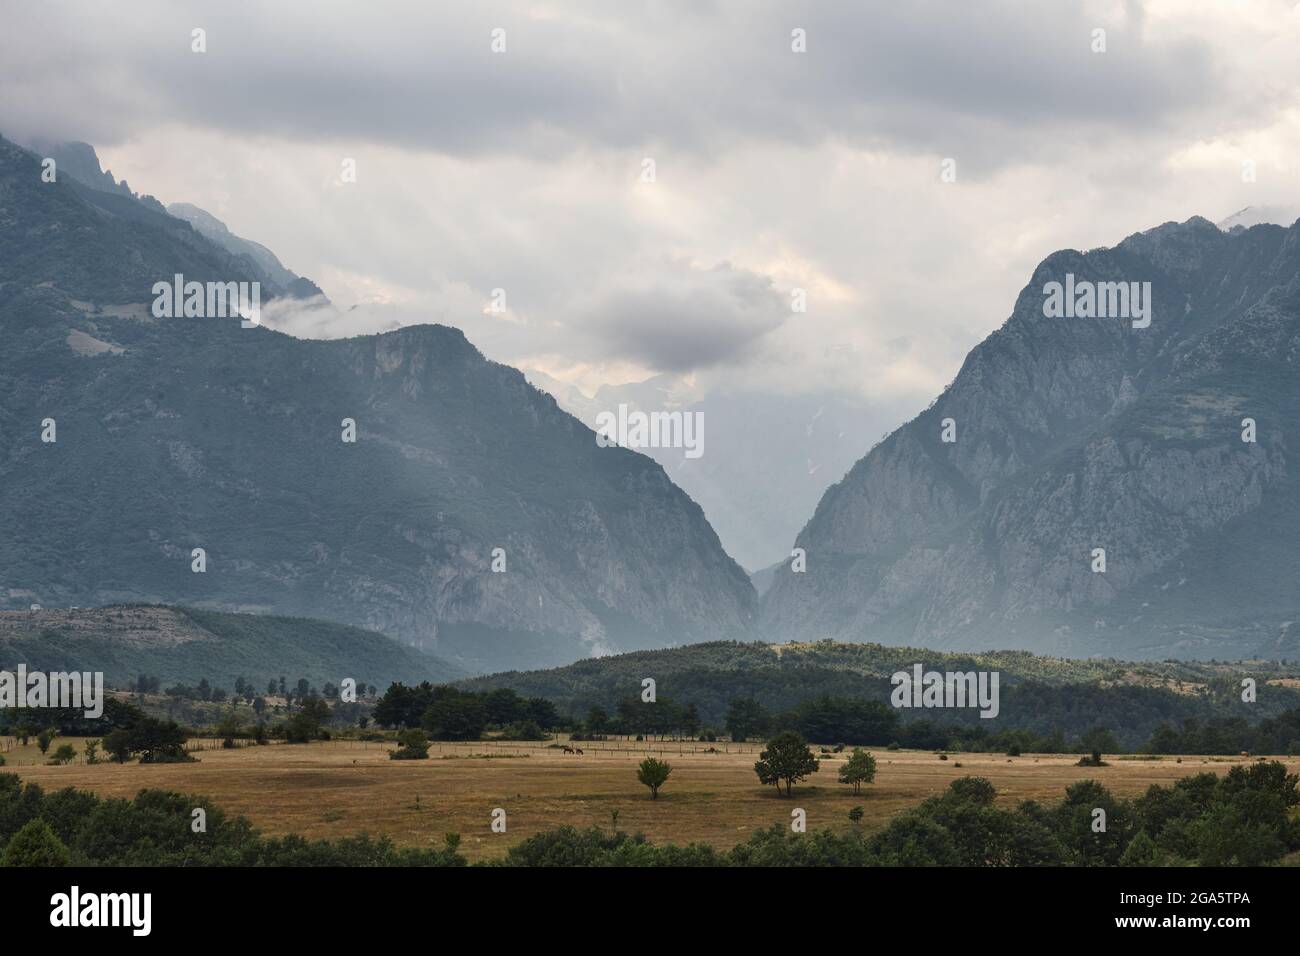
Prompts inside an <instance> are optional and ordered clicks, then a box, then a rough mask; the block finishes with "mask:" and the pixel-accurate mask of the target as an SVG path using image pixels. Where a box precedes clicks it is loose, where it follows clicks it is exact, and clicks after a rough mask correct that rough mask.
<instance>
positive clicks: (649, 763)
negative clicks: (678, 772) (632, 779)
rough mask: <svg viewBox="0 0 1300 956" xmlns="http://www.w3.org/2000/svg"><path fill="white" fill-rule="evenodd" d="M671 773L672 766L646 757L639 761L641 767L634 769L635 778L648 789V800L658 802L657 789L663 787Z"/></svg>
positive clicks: (663, 761)
mask: <svg viewBox="0 0 1300 956" xmlns="http://www.w3.org/2000/svg"><path fill="white" fill-rule="evenodd" d="M672 772H673V767H672V764H670V763H668V762H667V761H665V760H656V759H655V758H654V757H646V758H645V760H642V761H641V766H639V767H637V768H636V778H637V779H638V780H640V781H641V782H642V783H643V784H645V785H646V786H647V787H649V788H650V799H651V800H658V799H659V788H660V787H662V786H663V785H664V782H665V781H666V780H667V779H668V775H669V774H670V773H672Z"/></svg>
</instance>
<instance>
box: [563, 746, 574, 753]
mask: <svg viewBox="0 0 1300 956" xmlns="http://www.w3.org/2000/svg"><path fill="white" fill-rule="evenodd" d="M564 752H565V753H566V754H571V753H573V748H572V747H565V748H564Z"/></svg>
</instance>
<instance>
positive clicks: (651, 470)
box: [0, 140, 756, 671]
mask: <svg viewBox="0 0 1300 956" xmlns="http://www.w3.org/2000/svg"><path fill="white" fill-rule="evenodd" d="M40 172H41V167H40V160H39V157H37V156H36V155H34V154H32V153H30V152H28V151H25V150H22V149H19V148H17V147H15V146H13V145H12V144H10V143H8V142H5V141H3V140H0V331H2V332H3V335H4V341H5V348H4V350H3V351H0V524H2V525H3V527H4V529H5V530H4V534H3V535H0V608H10V609H18V608H26V607H28V606H29V604H31V603H38V604H43V605H45V606H46V607H67V606H71V605H79V606H81V607H87V606H91V605H97V604H108V603H127V602H129V603H168V604H184V605H189V606H198V607H202V608H208V609H220V610H241V611H257V612H262V613H276V614H285V615H292V616H302V617H308V616H309V617H319V618H327V619H329V620H333V621H338V622H342V623H346V624H353V625H357V626H360V627H365V628H370V629H373V630H378V631H380V632H382V633H384V634H387V635H389V636H392V637H398V638H401V639H403V640H405V641H407V642H409V643H412V644H415V645H417V646H419V647H422V648H423V649H425V650H426V651H428V652H430V653H434V654H437V655H438V656H440V657H444V658H447V659H449V660H451V661H453V662H454V663H456V664H457V665H458V666H461V667H463V668H465V669H466V670H469V671H476V670H489V669H494V668H500V667H519V666H532V667H537V666H547V665H549V664H556V663H564V662H568V661H571V660H574V659H576V658H580V657H584V656H587V655H590V654H594V653H601V652H607V651H611V650H618V649H630V648H637V647H662V646H667V645H672V644H676V643H685V642H690V641H698V640H707V639H712V638H717V637H730V636H735V635H737V634H742V633H745V632H746V629H747V628H748V627H749V625H750V623H751V621H752V618H753V616H754V613H755V609H756V595H755V593H754V590H753V588H752V586H751V585H750V583H749V580H748V578H747V577H746V575H745V573H744V572H743V571H742V570H741V568H740V567H739V566H737V565H736V564H735V562H733V561H732V560H731V559H730V558H729V557H728V556H727V555H726V554H725V552H724V551H723V549H722V547H721V545H720V544H719V542H718V538H717V536H716V535H715V534H714V532H713V529H712V528H711V527H710V526H709V524H708V521H707V520H706V519H705V517H704V514H703V513H702V512H701V510H700V508H699V507H698V506H697V505H696V504H695V503H694V502H692V501H691V500H690V499H689V498H688V497H687V496H686V495H685V494H684V493H683V492H682V491H681V490H680V489H679V488H677V487H676V486H675V485H674V484H673V483H672V482H671V481H670V480H669V478H668V476H667V475H665V473H664V470H663V469H662V468H661V467H660V466H659V465H658V464H656V463H655V462H653V461H651V460H650V459H648V458H646V457H644V456H642V455H638V454H636V453H634V452H631V451H626V450H623V449H619V448H600V447H598V446H597V443H596V441H595V436H594V434H593V433H592V432H591V431H590V430H589V429H588V428H586V427H585V426H584V425H582V424H581V423H580V422H578V421H577V420H576V419H574V418H573V417H572V416H570V415H569V414H567V413H566V412H564V411H562V410H561V409H560V408H559V407H558V406H557V405H556V403H555V401H554V400H553V399H552V398H550V397H549V396H547V395H544V394H542V393H541V392H539V391H537V390H536V389H534V388H533V387H532V386H530V385H528V383H527V382H526V381H525V380H524V377H523V376H522V375H521V374H520V373H519V372H517V371H516V370H514V369H511V368H508V367H506V366H502V365H498V364H496V363H493V362H489V361H487V360H486V359H485V358H484V357H483V355H482V354H481V353H480V352H479V351H478V350H477V349H476V348H475V347H474V346H473V345H471V344H470V343H469V342H468V341H467V340H466V339H465V336H464V335H463V334H462V333H461V332H460V331H458V330H456V329H451V328H447V327H443V326H432V325H423V326H412V327H408V328H403V329H400V330H398V331H395V332H392V333H388V334H385V335H373V336H359V337H356V338H352V339H346V340H337V341H303V340H298V339H294V338H291V337H289V336H286V335H283V334H280V333H276V332H272V331H270V330H268V329H266V328H247V329H246V328H241V327H240V322H239V320H238V319H229V318H186V319H166V318H155V317H154V315H153V314H152V311H151V300H152V295H153V293H152V288H153V285H154V283H155V282H158V281H160V280H162V281H170V280H171V278H172V276H173V275H174V274H176V273H182V274H183V275H184V277H185V279H186V280H187V281H189V280H192V281H198V282H219V283H226V282H237V281H252V280H260V281H263V282H264V283H265V285H264V291H263V296H264V297H276V296H287V295H289V294H290V290H289V289H288V288H286V287H285V286H284V285H282V284H281V283H279V282H277V281H276V280H275V279H274V278H272V277H271V276H270V275H269V274H267V273H266V271H265V270H264V269H263V268H262V267H260V266H259V265H258V264H257V263H256V261H255V260H254V259H253V257H252V256H251V255H247V254H234V253H232V252H231V251H230V249H229V248H227V247H226V246H224V245H220V244H217V243H215V242H213V241H212V240H211V239H209V238H208V237H207V236H205V235H204V234H203V233H202V232H201V231H199V230H196V229H195V228H193V227H192V226H191V225H190V224H189V223H187V222H183V221H181V220H179V219H176V218H174V217H172V216H170V215H168V214H166V213H165V212H162V211H159V210H157V209H154V208H153V207H152V206H151V205H148V204H145V203H142V202H141V201H139V200H137V199H135V198H133V197H132V196H129V195H125V194H121V193H114V192H109V191H104V190H100V189H95V188H91V187H88V186H86V185H84V184H82V183H79V182H78V181H77V180H76V179H75V178H74V177H71V176H68V177H60V178H59V180H58V181H57V182H55V183H45V182H42V181H41V176H40ZM47 419H52V420H54V422H55V423H56V425H57V441H55V442H46V441H42V434H43V432H44V431H45V430H46V426H45V425H44V424H43V423H44V422H45V421H46V420H47ZM344 419H352V420H353V421H354V422H355V425H356V441H355V443H348V442H344V441H343V440H342V436H343V420H344ZM195 548H202V549H204V551H205V553H206V570H205V571H203V572H202V573H195V572H194V571H193V570H192V568H193V562H194V560H195V559H194V558H193V551H194V549H195ZM496 549H500V551H499V552H498V551H497V550H496ZM494 565H496V567H497V568H498V569H499V570H497V571H494V570H493V566H494ZM500 569H504V570H500Z"/></svg>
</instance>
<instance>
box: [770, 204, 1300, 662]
mask: <svg viewBox="0 0 1300 956" xmlns="http://www.w3.org/2000/svg"><path fill="white" fill-rule="evenodd" d="M1067 273H1068V274H1072V275H1073V276H1074V281H1075V282H1076V283H1082V282H1085V281H1087V282H1093V283H1102V282H1119V281H1123V282H1150V283H1151V300H1152V302H1153V303H1154V309H1153V313H1152V317H1151V323H1150V325H1149V326H1148V327H1145V328H1142V327H1134V322H1133V321H1130V319H1128V318H1123V317H1106V318H1064V317H1061V318H1049V317H1047V316H1045V315H1044V307H1043V306H1044V298H1045V296H1044V292H1043V290H1044V287H1045V285H1046V284H1047V283H1049V282H1052V281H1056V282H1061V283H1062V284H1064V283H1065V282H1066V281H1067V280H1066V275H1067ZM1298 277H1300V229H1297V228H1296V227H1292V228H1291V229H1290V230H1285V229H1282V228H1281V227H1277V226H1257V227H1255V228H1252V229H1249V230H1245V231H1238V232H1236V233H1234V234H1232V235H1226V234H1224V233H1223V232H1221V231H1220V230H1218V229H1217V228H1215V227H1214V226H1213V225H1211V224H1210V223H1208V222H1206V221H1205V220H1202V219H1199V218H1198V219H1192V220H1189V221H1188V222H1186V223H1183V224H1181V225H1180V224H1173V223H1170V224H1166V225H1164V226H1161V227H1159V228H1157V229H1153V230H1150V231H1149V232H1145V233H1141V234H1139V235H1135V236H1132V237H1130V238H1129V239H1127V240H1125V241H1124V242H1122V243H1121V244H1120V245H1119V246H1117V247H1115V248H1114V249H1102V250H1095V251H1091V252H1088V253H1086V254H1083V253H1079V252H1075V251H1064V252H1059V253H1056V254H1054V255H1052V256H1050V257H1049V258H1048V259H1046V260H1045V261H1044V262H1043V263H1042V264H1041V265H1040V266H1039V267H1038V269H1037V270H1036V271H1035V274H1034V276H1033V278H1032V279H1031V281H1030V283H1029V285H1028V286H1027V287H1026V288H1025V290H1024V291H1023V292H1022V293H1021V295H1020V296H1019V298H1018V300H1017V303H1016V306H1015V309H1014V311H1013V313H1012V315H1011V318H1010V319H1009V320H1008V321H1007V323H1006V324H1005V325H1004V326H1003V327H1002V328H1001V329H1000V330H998V331H997V332H995V333H994V334H993V335H991V336H990V337H989V338H988V339H987V340H985V341H984V342H983V343H981V344H980V345H979V346H978V347H977V348H976V349H975V350H973V351H972V352H971V354H970V356H968V358H967V360H966V362H965V364H964V365H963V367H962V369H961V372H960V373H959V374H958V376H957V378H956V379H955V380H954V381H953V383H952V385H950V386H949V388H948V389H947V390H945V392H944V393H943V394H942V395H941V396H940V397H939V398H938V399H937V400H936V402H935V403H934V404H933V405H932V406H931V407H930V408H929V409H927V410H926V411H925V412H923V413H922V414H921V415H919V416H917V418H916V419H914V420H913V421H911V422H909V423H908V424H907V425H904V426H903V427H902V428H900V429H898V430H897V431H896V432H894V433H893V434H892V435H890V436H889V437H888V438H887V439H885V441H883V442H882V443H881V444H880V445H878V446H877V447H876V448H874V449H872V450H871V452H870V453H869V454H868V455H867V456H866V457H865V458H863V459H862V460H861V461H859V462H858V464H857V465H856V466H854V468H853V469H852V471H851V472H850V473H849V475H848V476H847V477H846V478H845V479H844V480H843V481H842V482H840V483H839V484H838V485H836V486H835V487H833V488H831V489H830V490H829V491H828V492H827V494H826V495H825V497H824V498H823V499H822V501H821V503H820V504H819V506H818V508H817V511H816V513H815V515H814V516H813V518H812V520H811V521H810V522H809V523H808V525H807V526H806V527H805V528H804V530H803V532H802V533H801V534H800V535H799V538H798V540H797V542H796V546H797V547H801V548H804V549H805V550H806V552H807V567H808V570H807V572H806V573H803V574H796V573H793V572H792V571H791V569H790V568H789V567H788V566H787V567H783V568H782V569H781V570H780V571H779V572H778V574H777V575H776V580H775V582H774V584H773V587H772V589H771V590H770V591H769V592H768V594H767V595H766V596H765V599H764V611H763V625H764V629H765V631H766V632H768V633H769V634H771V635H774V636H775V635H781V636H788V637H802V638H813V637H823V636H824V637H834V638H840V639H850V640H875V641H884V642H887V643H889V642H897V643H907V644H921V645H924V646H931V647H951V648H977V647H989V646H998V647H1004V646H1014V647H1024V648H1029V649H1033V650H1039V651H1050V652H1054V653H1069V654H1075V655H1079V654H1089V653H1108V654H1110V653H1114V654H1119V655H1126V656H1129V655H1131V656H1165V655H1171V654H1172V655H1184V656H1211V655H1214V654H1220V655H1222V654H1227V653H1229V652H1235V653H1237V654H1243V653H1249V652H1250V651H1252V650H1254V649H1255V648H1256V647H1258V646H1260V644H1261V643H1263V642H1264V641H1265V640H1266V639H1268V638H1269V637H1271V636H1273V635H1275V634H1276V633H1277V632H1278V626H1279V624H1280V622H1281V621H1284V620H1287V619H1289V618H1290V617H1292V616H1294V613H1295V611H1296V609H1297V607H1298V606H1300V590H1298V589H1297V587H1296V586H1295V585H1294V581H1295V580H1296V578H1295V574H1294V572H1295V571H1296V570H1297V563H1300V562H1298V561H1297V555H1296V549H1295V548H1294V547H1292V543H1293V542H1294V540H1295V532H1297V531H1300V517H1298V516H1300V487H1297V485H1296V481H1295V474H1294V473H1295V468H1294V467H1293V466H1292V465H1290V462H1289V458H1290V454H1291V452H1290V449H1292V448H1294V447H1296V443H1297V441H1300V434H1297V424H1298V423H1300V419H1298V418H1297V413H1300V400H1298V397H1300V392H1297V387H1296V386H1297V385H1298V384H1300V376H1298V375H1297V359H1298V355H1300V299H1298V296H1300V278H1298ZM1139 324H1140V323H1139ZM1245 418H1252V419H1254V420H1255V423H1256V431H1257V441H1254V442H1244V441H1243V440H1242V433H1243V424H1242V422H1243V419H1245ZM947 419H951V420H952V421H951V423H949V426H950V427H949V437H951V435H952V432H953V431H954V430H955V438H956V440H955V441H951V442H945V441H944V440H943V438H944V430H945V420H947ZM1098 548H1100V549H1104V550H1105V558H1106V565H1105V571H1104V572H1098V571H1094V563H1095V557H1094V549H1098Z"/></svg>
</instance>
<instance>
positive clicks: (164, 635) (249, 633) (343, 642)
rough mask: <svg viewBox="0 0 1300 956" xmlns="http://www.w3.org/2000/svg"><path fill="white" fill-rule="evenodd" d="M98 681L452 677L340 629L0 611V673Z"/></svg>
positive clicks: (297, 621) (395, 648)
mask: <svg viewBox="0 0 1300 956" xmlns="http://www.w3.org/2000/svg"><path fill="white" fill-rule="evenodd" d="M20 663H22V664H25V665H26V666H27V668H28V670H33V671H45V672H51V671H53V672H59V671H69V670H78V671H91V672H96V671H98V672H102V673H103V674H104V680H105V682H106V683H107V685H108V686H110V687H126V686H128V684H129V683H130V682H132V681H134V680H135V679H136V677H138V676H139V675H140V674H147V675H149V676H150V677H158V678H161V679H162V680H163V682H164V684H166V683H170V682H181V683H187V684H191V685H193V684H197V683H198V682H199V681H200V680H201V679H203V678H207V679H208V681H209V682H211V683H212V684H213V685H214V686H216V687H224V688H226V689H227V690H229V689H230V688H231V687H233V686H234V682H235V678H236V677H244V678H246V679H248V680H250V681H251V682H252V684H253V686H254V687H257V688H258V689H259V690H260V689H261V688H264V687H265V686H266V683H267V681H269V680H271V679H274V678H278V677H280V676H284V677H285V678H287V679H288V680H289V682H290V683H291V684H292V683H293V682H294V681H296V680H297V679H298V678H299V677H305V678H307V680H308V681H310V682H312V683H313V684H315V685H317V686H323V685H324V684H325V683H326V682H327V681H328V682H330V683H333V684H335V685H336V686H337V685H339V684H340V683H341V681H342V680H343V679H344V678H347V677H351V678H352V679H353V680H355V681H357V682H358V684H361V683H366V684H374V685H375V686H376V687H382V686H387V684H388V683H389V682H391V681H405V682H408V683H410V682H412V681H414V682H418V681H421V680H430V681H435V682H439V681H446V680H450V679H452V678H455V677H459V676H461V675H462V674H463V673H464V672H463V671H461V670H460V669H459V668H457V667H454V666H453V665H451V664H448V663H447V662H446V661H441V660H438V659H437V658H435V657H431V656H430V655H428V654H421V653H419V652H418V651H416V650H413V649H412V648H410V647H406V646H405V645H403V644H400V643H398V642H397V641H394V640H392V639H390V638H387V637H384V635H382V634H376V633H375V632H373V631H366V630H362V629H361V628H355V627H348V626H347V625H343V624H331V623H329V622H327V621H319V620H308V619H303V618H290V617H279V616H274V615H251V614H224V613H221V612H218V611H199V610H195V609H192V608H177V607H159V606H110V607H103V608H83V609H79V610H54V609H49V610H40V611H0V666H3V667H5V668H7V669H13V668H14V667H16V666H17V665H18V664H20Z"/></svg>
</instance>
